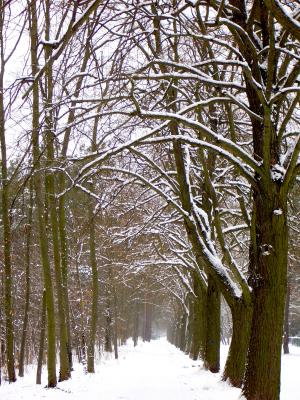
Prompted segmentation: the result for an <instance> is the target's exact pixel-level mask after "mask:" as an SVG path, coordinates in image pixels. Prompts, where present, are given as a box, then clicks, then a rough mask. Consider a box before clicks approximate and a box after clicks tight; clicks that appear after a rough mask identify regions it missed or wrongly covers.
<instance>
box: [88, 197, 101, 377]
mask: <svg viewBox="0 0 300 400" xmlns="http://www.w3.org/2000/svg"><path fill="white" fill-rule="evenodd" d="M89 225H90V237H89V247H90V264H91V268H92V279H93V280H92V293H93V299H92V312H91V319H90V334H89V342H88V351H87V371H88V372H90V373H94V372H95V364H94V354H95V338H96V329H97V321H98V293H99V283H98V267H97V260H96V249H95V216H94V212H93V205H92V203H90V204H89Z"/></svg>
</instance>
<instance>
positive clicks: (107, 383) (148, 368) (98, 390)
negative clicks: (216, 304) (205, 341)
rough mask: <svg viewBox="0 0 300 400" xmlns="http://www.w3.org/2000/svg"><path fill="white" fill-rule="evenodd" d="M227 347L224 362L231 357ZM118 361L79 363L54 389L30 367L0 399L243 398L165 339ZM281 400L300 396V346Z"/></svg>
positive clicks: (123, 351) (129, 348) (287, 368)
mask: <svg viewBox="0 0 300 400" xmlns="http://www.w3.org/2000/svg"><path fill="white" fill-rule="evenodd" d="M226 351H227V349H226V347H223V348H222V360H223V362H224V359H225V356H226ZM119 353H120V354H119V360H114V359H113V358H112V357H111V356H110V355H104V356H103V357H102V358H101V360H100V362H99V364H98V365H97V368H96V373H95V374H88V375H87V374H84V371H83V367H82V366H81V365H79V364H77V365H75V371H74V372H73V373H72V379H70V380H69V381H66V382H61V383H59V385H58V387H57V388H55V389H46V388H45V385H46V372H44V374H43V383H44V384H43V385H39V386H38V385H35V383H34V381H35V369H33V368H30V367H27V374H26V376H25V377H24V378H19V379H18V381H17V382H16V383H14V384H8V383H4V384H3V385H2V386H1V387H0V399H1V400H31V399H39V400H40V399H46V400H48V399H49V400H50V399H52V400H168V399H172V400H220V399H222V400H238V399H241V397H240V396H241V392H240V390H239V389H236V388H233V387H230V386H229V385H228V384H227V383H224V382H222V381H221V375H220V374H211V373H209V372H207V371H205V370H204V369H203V367H202V363H201V362H200V361H192V360H191V359H189V358H188V356H186V355H185V354H183V353H182V352H180V351H179V350H178V349H176V348H175V347H174V346H172V345H170V344H169V343H168V342H167V341H166V340H165V339H158V340H155V341H152V342H151V343H140V344H139V345H138V346H137V347H136V348H134V347H133V345H132V343H131V341H129V343H128V345H126V346H122V347H120V349H119ZM282 367H283V368H282V393H281V400H298V399H299V398H300V397H299V396H300V395H299V393H300V380H299V375H298V374H299V368H300V348H296V347H291V354H290V355H287V356H283V361H282Z"/></svg>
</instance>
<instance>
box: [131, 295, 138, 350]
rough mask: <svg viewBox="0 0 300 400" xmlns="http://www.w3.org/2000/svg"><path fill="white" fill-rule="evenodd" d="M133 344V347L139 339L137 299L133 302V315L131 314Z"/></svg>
mask: <svg viewBox="0 0 300 400" xmlns="http://www.w3.org/2000/svg"><path fill="white" fill-rule="evenodd" d="M132 338H133V345H134V347H136V346H137V344H138V339H139V301H138V300H135V302H134V315H133V335H132Z"/></svg>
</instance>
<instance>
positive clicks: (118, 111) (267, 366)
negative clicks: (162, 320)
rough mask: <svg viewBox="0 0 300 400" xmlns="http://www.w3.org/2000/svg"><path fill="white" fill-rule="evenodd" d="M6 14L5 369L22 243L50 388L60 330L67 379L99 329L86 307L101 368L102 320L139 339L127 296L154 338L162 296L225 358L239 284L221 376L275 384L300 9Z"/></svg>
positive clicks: (86, 8)
mask: <svg viewBox="0 0 300 400" xmlns="http://www.w3.org/2000/svg"><path fill="white" fill-rule="evenodd" d="M0 10H1V20H0V24H1V37H0V40H1V49H2V52H1V82H0V84H1V87H0V95H1V98H0V100H1V101H0V103H1V105H0V106H1V108H0V114H1V118H0V120H1V128H0V130H1V166H2V187H1V194H2V203H1V205H2V208H1V210H2V225H3V291H4V292H3V293H4V294H3V304H4V309H5V332H6V340H5V343H6V344H5V348H6V355H7V371H8V376H9V380H10V381H14V380H15V370H14V364H15V361H14V340H15V339H14V331H15V329H14V323H15V322H14V313H13V306H12V304H13V303H12V301H13V299H12V285H13V284H14V281H15V280H16V279H17V277H18V276H19V275H18V273H17V271H19V268H20V267H18V268H17V269H16V268H15V265H19V264H20V257H19V258H18V257H16V259H14V258H15V254H18V252H17V251H16V250H17V248H16V247H15V246H18V244H17V243H18V241H19V243H21V244H22V246H23V247H24V256H22V258H21V260H22V261H23V262H22V263H21V264H22V268H21V269H23V271H24V274H25V277H26V283H27V285H26V287H27V290H26V293H25V296H24V298H25V313H24V315H25V316H24V321H23V332H25V334H24V335H26V332H27V325H28V317H26V315H28V309H29V306H30V304H31V303H32V302H33V296H32V294H31V293H30V290H29V288H30V285H31V284H32V281H33V278H32V274H31V273H30V271H31V266H32V264H33V263H36V264H40V265H41V270H42V276H43V278H42V282H43V283H42V285H41V284H40V283H39V284H38V285H37V286H36V289H35V290H37V292H38V293H39V295H38V299H39V301H40V303H41V305H40V306H39V308H40V310H41V317H42V321H43V323H42V325H41V326H43V324H45V321H47V322H46V324H45V326H46V331H47V332H46V333H45V331H44V330H43V329H41V338H40V343H41V345H40V346H39V348H40V349H42V348H43V345H42V343H43V341H44V338H45V336H46V337H47V365H48V386H49V387H52V386H55V385H56V382H57V377H56V337H58V339H59V357H60V376H59V378H60V379H61V380H63V379H67V378H68V377H69V376H70V371H71V367H72V362H71V358H72V340H71V337H72V334H74V329H75V331H76V329H78V327H79V326H80V327H81V328H80V332H81V333H80V335H79V336H78V335H77V337H81V338H82V340H83V336H82V332H83V327H84V326H85V325H86V323H85V321H84V317H83V316H84V315H89V316H90V317H89V319H88V326H89V330H88V331H89V335H88V338H87V337H86V336H85V335H84V341H86V344H84V346H86V350H83V348H85V347H84V346H83V347H82V346H81V345H76V346H77V348H79V347H80V346H81V347H80V348H81V350H80V351H79V350H78V353H80V354H81V355H80V357H81V358H82V357H83V356H82V352H85V351H86V359H87V370H88V371H89V372H93V371H94V357H95V345H96V342H97V338H98V334H99V325H100V326H104V325H105V324H104V325H103V323H104V321H106V324H107V327H106V328H105V329H106V331H107V332H106V333H107V334H108V335H112V336H111V337H112V338H114V343H115V350H116V349H117V346H116V344H117V339H118V335H119V337H120V338H123V339H125V338H126V337H128V336H129V335H133V336H134V337H135V341H136V337H137V328H136V326H137V325H136V324H133V325H134V326H135V328H134V329H133V331H134V332H135V333H133V331H131V333H130V332H129V331H130V329H131V328H130V329H126V333H124V335H123V336H122V335H121V334H120V333H118V332H121V330H122V329H120V326H119V325H121V321H122V319H123V318H122V317H119V318H117V315H118V312H119V313H120V312H121V311H117V310H120V309H122V307H123V306H125V305H126V304H127V306H126V307H129V304H130V305H132V304H135V306H134V307H130V309H131V312H130V313H129V314H128V311H125V310H124V313H125V314H124V315H127V316H128V315H131V316H130V317H129V316H128V318H129V319H130V320H132V321H133V320H135V318H134V317H133V315H138V314H137V312H136V311H134V310H137V309H138V308H139V307H141V306H140V304H141V303H142V304H144V316H145V332H144V338H145V339H149V338H150V336H151V335H150V331H151V321H152V317H153V312H154V311H153V307H154V305H153V303H154V304H156V302H155V301H154V300H153V299H154V298H155V299H156V298H159V299H160V300H159V304H161V305H162V304H163V305H164V307H163V309H165V310H166V313H167V314H166V315H167V316H168V318H167V319H168V320H169V324H168V325H169V328H168V336H169V338H170V340H171V341H172V342H174V343H176V344H177V345H178V346H179V347H181V348H182V349H183V350H184V351H187V352H188V353H190V354H191V356H192V357H193V358H195V359H196V358H198V357H199V356H201V357H202V358H203V360H204V364H205V366H206V367H207V368H208V369H209V370H211V371H212V372H217V371H218V370H219V344H220V299H221V297H223V298H224V299H225V301H226V303H227V305H228V306H229V308H230V311H231V316H232V338H231V345H230V350H229V355H228V359H227V363H226V366H225V371H224V374H223V376H224V379H228V380H229V381H230V382H231V383H232V384H233V385H235V386H242V387H243V393H244V395H245V397H246V398H247V399H248V400H258V399H263V400H277V399H279V393H280V361H281V345H282V333H283V325H284V314H285V312H284V311H285V308H287V307H286V290H287V287H288V285H287V278H288V256H290V260H291V262H290V264H291V266H293V269H292V268H291V270H290V275H291V281H290V282H292V281H293V283H291V285H290V286H293V287H296V284H295V279H294V278H295V276H296V272H295V269H296V268H297V263H298V261H297V259H298V256H297V254H298V247H297V246H298V243H297V239H296V240H295V241H293V240H290V243H289V240H288V224H289V223H290V226H291V229H292V231H293V235H292V236H293V237H296V235H297V234H299V230H298V227H297V215H298V214H297V213H299V211H298V203H297V202H298V198H297V185H298V184H297V175H298V173H299V165H300V164H299V151H300V139H299V119H298V117H299V116H298V114H299V80H298V75H299V69H300V64H299V22H298V20H299V15H300V14H299V11H298V8H297V6H296V5H295V4H294V3H286V4H285V3H284V2H279V1H271V0H268V1H260V0H253V1H241V0H229V1H228V2H225V1H222V0H221V1H214V2H211V1H210V2H207V1H178V0H159V1H149V2H143V1H133V0H132V1H129V2H128V1H122V0H117V1H114V2H110V1H106V2H103V1H101V0H98V1H97V0H94V1H82V2H68V1H66V2H61V1H55V0H41V1H29V0H28V1H24V2H22V1H21V2H20V1H18V2H16V1H13V0H11V1H4V0H2V2H1V4H0ZM28 43H29V46H28V45H27V44H28ZM20 60H22V63H21V65H22V68H23V71H22V72H21V71H20V70H19V69H18V62H20ZM12 63H14V64H12ZM12 65H14V71H13V74H11V73H9V72H11V69H12ZM11 136H12V137H13V139H11V142H10V143H9V144H8V143H7V140H8V138H10V137H11ZM10 146H12V148H13V149H14V152H12V150H11V147H10ZM18 146H19V147H18ZM8 156H9V157H11V158H13V159H14V163H13V164H12V165H11V166H10V165H9V162H8ZM289 200H290V203H291V206H290V207H289V203H288V201H289ZM22 202H23V203H22ZM19 203H21V204H23V205H22V207H21V206H19ZM24 208H25V209H26V208H28V210H27V211H24ZM19 209H20V210H22V212H19ZM289 210H290V222H289ZM22 229H23V231H22ZM15 232H18V234H17V235H16V237H17V240H16V239H15ZM12 233H14V240H13V241H12V240H11V238H12ZM37 241H38V245H37V246H34V244H37ZM289 245H290V253H289ZM23 257H24V258H23ZM24 260H25V262H24ZM24 265H25V267H24ZM12 266H14V268H12ZM100 267H101V268H100ZM141 276H142V277H143V278H142V279H141ZM13 278H14V279H13ZM54 283H55V284H54ZM42 288H43V289H44V295H43V296H41V292H42V290H41V289H42ZM129 288H130V290H129ZM54 289H55V291H54ZM127 289H128V290H127ZM78 291H79V293H80V295H79V297H78V299H79V300H78V305H79V306H80V307H79V308H78V309H77V310H76V311H77V312H75V314H73V316H72V313H74V307H71V305H72V302H71V301H72V300H71V298H72V296H73V295H74V294H76V295H75V298H76V296H78ZM135 291H137V296H135V294H134V293H135ZM153 293H159V296H158V297H156V295H155V296H154V295H153ZM294 293H297V292H294ZM124 296H125V297H124ZM153 296H154V297H153ZM21 297H23V296H21ZM41 297H43V301H42V300H41ZM124 298H125V299H126V301H125V302H124ZM288 298H289V296H288ZM100 299H101V301H100ZM141 299H143V300H142V301H141ZM99 301H100V304H102V306H101V307H103V304H104V305H105V304H106V306H105V307H103V309H104V311H103V313H102V314H101V313H99ZM87 305H90V308H89V310H88V312H86V310H87ZM56 307H57V310H58V312H57V313H56V311H55V309H56ZM135 307H136V308H135ZM154 308H155V307H154ZM26 310H27V311H26ZM107 310H111V311H107ZM78 311H79V312H78ZM122 312H123V311H122ZM111 313H112V314H111ZM131 313H132V314H131ZM113 314H114V315H115V317H114V321H115V324H114V326H115V331H114V332H115V333H112V334H109V333H108V331H109V329H108V326H109V325H110V321H111V319H112V315H113ZM286 314H287V313H286ZM101 315H102V317H101ZM120 315H121V314H120ZM122 315H123V314H122ZM72 318H73V320H74V321H76V324H75V325H74V324H72ZM118 321H119V322H118ZM136 321H138V318H137V317H136ZM287 327H288V323H286V328H285V331H287ZM116 332H117V333H116ZM286 336H287V335H286ZM25 342H26V341H25V338H24V339H23V338H22V340H21V342H20V343H21V344H22V345H21V347H20V348H21V350H20V354H23V356H22V357H23V358H24V351H25V350H24V349H25ZM109 347H110V346H109V345H108V347H107V348H109ZM42 355H43V352H42V350H41V352H40V357H39V360H40V363H41V360H42ZM22 357H21V358H22Z"/></svg>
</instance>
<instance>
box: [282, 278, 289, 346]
mask: <svg viewBox="0 0 300 400" xmlns="http://www.w3.org/2000/svg"><path fill="white" fill-rule="evenodd" d="M290 298H291V285H290V283H289V282H288V284H287V292H286V299H285V310H284V329H283V352H284V354H289V352H290V349H289V336H290V326H289V325H290V321H289V320H290V318H289V314H290Z"/></svg>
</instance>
